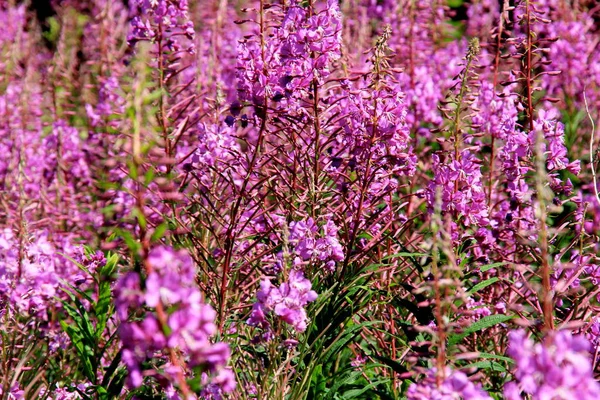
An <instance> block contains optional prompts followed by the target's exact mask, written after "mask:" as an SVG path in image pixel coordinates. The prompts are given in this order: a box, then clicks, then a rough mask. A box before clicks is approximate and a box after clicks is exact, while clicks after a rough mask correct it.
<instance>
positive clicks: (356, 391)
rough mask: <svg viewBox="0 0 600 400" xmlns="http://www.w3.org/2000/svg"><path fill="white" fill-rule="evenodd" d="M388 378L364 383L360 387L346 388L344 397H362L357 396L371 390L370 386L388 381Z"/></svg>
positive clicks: (346, 398)
mask: <svg viewBox="0 0 600 400" xmlns="http://www.w3.org/2000/svg"><path fill="white" fill-rule="evenodd" d="M389 381H390V380H389V379H380V380H378V381H375V382H371V383H370V384H368V385H366V386H365V387H363V388H360V389H353V390H348V391H347V392H345V393H344V397H343V398H344V399H345V400H348V399H355V398H363V397H359V396H361V395H362V394H363V393H365V392H367V391H369V390H371V389H372V388H374V387H375V386H378V385H381V384H383V383H387V382H389Z"/></svg>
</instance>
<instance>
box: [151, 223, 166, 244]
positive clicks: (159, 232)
mask: <svg viewBox="0 0 600 400" xmlns="http://www.w3.org/2000/svg"><path fill="white" fill-rule="evenodd" d="M168 228H169V224H168V223H166V222H163V223H162V224H160V225H158V226H157V227H156V228H155V229H154V232H152V236H151V238H150V241H151V242H158V241H159V240H160V239H162V237H163V236H164V234H165V232H166V231H167V229H168Z"/></svg>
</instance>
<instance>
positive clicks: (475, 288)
mask: <svg viewBox="0 0 600 400" xmlns="http://www.w3.org/2000/svg"><path fill="white" fill-rule="evenodd" d="M499 280H500V278H498V277H497V276H494V277H493V278H490V279H486V280H485V281H481V282H479V283H478V284H476V285H475V286H473V287H472V288H471V289H469V290H468V291H467V294H473V293H477V292H479V291H480V290H481V289H483V288H486V287H488V286H490V285H491V284H494V283H496V282H498V281H499Z"/></svg>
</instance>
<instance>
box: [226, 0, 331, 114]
mask: <svg viewBox="0 0 600 400" xmlns="http://www.w3.org/2000/svg"><path fill="white" fill-rule="evenodd" d="M312 11H313V10H311V9H310V7H304V6H303V5H302V4H301V2H300V1H297V0H294V1H293V2H292V4H290V5H289V6H288V7H287V8H286V11H285V15H284V16H283V18H282V21H281V25H280V26H278V27H277V29H276V32H275V34H274V35H273V36H272V37H271V38H269V40H267V41H265V43H263V42H261V41H260V40H259V39H258V38H257V37H253V38H249V39H247V40H245V41H242V42H240V45H239V48H238V73H237V79H238V94H239V97H240V100H242V101H248V102H250V103H252V104H255V105H258V106H260V107H264V106H266V104H264V103H265V99H271V100H273V101H274V102H276V103H281V105H282V107H288V111H294V110H296V111H301V110H302V107H301V105H300V104H299V101H300V100H301V99H305V98H306V97H307V96H309V95H311V96H312V94H311V85H312V83H313V80H314V81H316V82H319V83H322V82H323V79H325V78H326V77H327V76H328V75H329V66H330V65H331V63H332V62H334V61H335V60H337V59H339V58H340V56H341V29H342V25H341V14H340V12H339V9H338V5H337V2H336V1H333V0H328V2H327V6H326V7H325V9H323V10H320V11H315V12H312Z"/></svg>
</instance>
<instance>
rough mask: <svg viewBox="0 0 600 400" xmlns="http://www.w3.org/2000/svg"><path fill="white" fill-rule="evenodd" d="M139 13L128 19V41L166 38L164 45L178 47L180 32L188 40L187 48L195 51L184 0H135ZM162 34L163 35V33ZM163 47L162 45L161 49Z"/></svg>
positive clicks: (191, 25)
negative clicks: (130, 29)
mask: <svg viewBox="0 0 600 400" xmlns="http://www.w3.org/2000/svg"><path fill="white" fill-rule="evenodd" d="M132 6H133V7H138V8H139V10H140V15H136V16H135V17H133V19H132V20H131V26H132V28H133V29H132V32H131V34H130V35H129V37H128V38H127V41H128V42H129V43H130V45H133V44H135V42H138V41H141V40H149V41H156V40H157V39H160V40H162V39H163V38H165V39H166V43H165V44H164V45H166V46H167V48H168V49H169V50H171V51H175V52H176V51H180V50H181V45H182V43H180V42H181V39H179V37H180V36H185V37H186V38H187V39H188V41H190V42H189V43H188V44H187V48H186V51H187V52H189V53H194V48H195V47H194V44H193V42H191V41H192V40H193V39H194V35H195V31H194V23H193V22H192V21H191V20H190V19H189V16H188V2H187V0H135V1H134V2H133V4H132ZM163 36H164V37H163ZM161 50H162V49H161Z"/></svg>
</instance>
